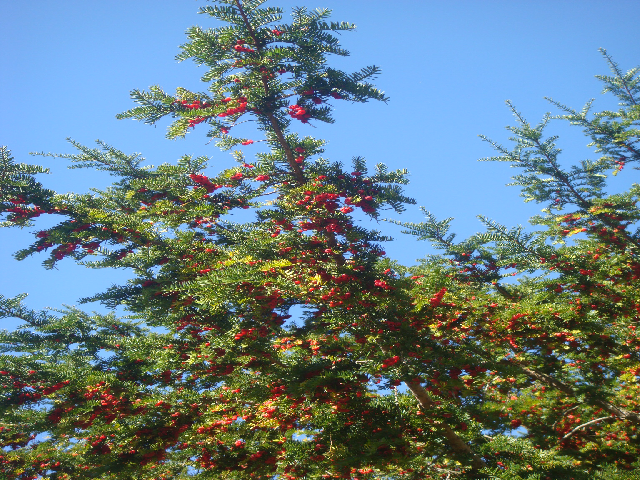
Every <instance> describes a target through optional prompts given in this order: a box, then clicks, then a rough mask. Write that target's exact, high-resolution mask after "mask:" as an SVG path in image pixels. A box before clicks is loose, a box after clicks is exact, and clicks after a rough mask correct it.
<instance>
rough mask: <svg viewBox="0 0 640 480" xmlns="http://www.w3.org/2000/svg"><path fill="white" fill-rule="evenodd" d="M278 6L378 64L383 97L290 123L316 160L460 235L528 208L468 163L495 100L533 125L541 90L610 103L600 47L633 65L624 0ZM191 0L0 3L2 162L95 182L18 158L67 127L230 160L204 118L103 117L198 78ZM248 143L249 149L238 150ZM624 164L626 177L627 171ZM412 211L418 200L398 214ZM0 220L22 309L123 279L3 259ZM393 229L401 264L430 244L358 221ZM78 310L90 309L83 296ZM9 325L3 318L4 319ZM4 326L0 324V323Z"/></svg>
mask: <svg viewBox="0 0 640 480" xmlns="http://www.w3.org/2000/svg"><path fill="white" fill-rule="evenodd" d="M270 3H271V4H272V5H279V6H282V7H283V8H284V9H285V11H290V8H291V7H292V6H295V5H304V6H307V7H310V8H315V7H327V8H330V9H332V10H333V19H335V20H346V21H350V22H353V23H355V24H356V25H357V26H358V29H357V31H356V32H355V33H348V34H344V35H343V36H342V37H341V41H342V44H343V46H344V47H345V48H347V49H348V50H350V51H351V53H352V55H351V57H350V58H347V59H341V58H339V59H336V62H335V65H336V66H337V67H339V68H343V69H345V70H356V69H359V68H360V67H363V66H366V65H370V64H376V65H379V66H381V67H382V72H383V73H382V75H381V76H380V78H379V79H378V81H377V84H378V86H379V87H380V88H381V89H382V90H384V91H385V92H386V93H387V94H388V95H389V97H390V98H391V100H390V102H389V103H388V104H386V105H385V104H382V103H380V104H364V105H361V104H358V105H349V104H346V103H345V104H340V103H338V104H337V109H336V112H335V118H336V120H337V122H336V124H334V125H329V126H326V127H325V126H323V125H320V126H318V128H306V129H305V130H302V132H303V133H304V134H309V135H313V136H316V137H319V138H325V139H327V140H329V144H328V147H327V151H326V154H325V157H327V158H330V159H332V160H341V161H345V162H348V161H350V159H351V157H353V156H355V155H362V156H364V157H366V158H367V159H368V161H369V162H370V163H371V164H372V165H373V164H375V163H379V162H382V163H386V164H387V165H389V166H390V167H392V168H401V167H403V168H408V169H409V171H410V172H411V182H412V183H411V185H410V186H409V187H408V188H407V192H408V194H409V195H411V196H413V197H414V198H416V199H417V201H418V204H419V205H424V206H426V207H427V208H428V209H429V210H431V211H432V212H434V213H435V214H436V215H437V216H439V217H440V218H445V217H449V216H453V217H455V218H456V222H455V223H454V228H455V229H456V231H457V232H459V234H460V237H464V236H467V235H469V234H472V233H474V232H475V231H477V230H478V229H480V224H479V223H478V222H477V220H476V219H475V216H476V215H477V214H483V215H486V216H488V217H491V218H493V219H495V220H498V221H500V222H502V223H504V224H508V225H516V224H525V223H526V222H527V219H528V218H529V217H530V216H531V215H533V214H536V213H538V212H539V210H540V208H541V207H540V206H539V205H534V204H527V205H524V204H523V203H522V201H521V199H520V197H519V191H518V190H517V189H516V188H514V187H510V188H507V187H504V184H505V183H507V182H508V181H509V177H510V175H511V174H513V173H515V172H514V171H513V170H510V169H509V168H508V166H507V165H505V164H493V163H479V162H477V159H478V158H481V157H486V156H490V155H492V150H491V149H490V147H489V146H488V145H487V144H485V143H483V142H482V141H481V140H480V139H479V138H478V134H486V135H488V136H489V137H491V138H493V139H495V140H498V141H502V142H506V139H507V137H508V135H507V132H506V130H505V129H504V127H505V126H506V125H509V124H511V123H512V117H511V114H510V112H509V110H508V109H507V108H506V107H505V105H504V101H505V100H507V99H510V100H512V101H513V102H514V103H515V105H516V106H517V108H518V110H520V111H521V112H523V113H524V115H525V116H526V117H527V118H528V119H529V120H530V121H531V122H533V123H536V122H537V121H538V120H539V119H540V118H541V116H542V115H543V114H544V113H545V112H546V111H552V112H553V108H552V107H551V106H550V105H549V104H547V103H546V102H545V101H544V100H543V97H544V96H550V97H553V98H554V99H557V100H559V101H561V102H563V103H565V104H567V105H570V106H573V107H575V108H580V107H581V106H582V105H583V104H584V103H585V102H586V101H587V100H589V99H590V98H592V97H599V98H597V101H596V104H595V107H596V108H604V107H605V106H606V107H608V108H612V107H615V104H612V103H611V100H609V101H607V100H606V99H605V97H602V96H600V90H601V86H600V84H599V82H598V81H597V80H595V79H594V77H593V76H594V75H595V74H607V73H608V69H607V66H606V64H605V63H604V61H603V60H602V58H601V56H600V54H599V53H598V48H599V47H604V48H606V49H607V50H608V51H609V53H610V54H611V55H613V57H614V58H615V59H616V60H617V61H618V62H619V63H620V65H621V67H622V68H623V69H624V70H627V69H629V68H631V67H634V66H636V65H638V64H640V42H638V34H637V18H638V16H639V14H640V3H639V2H637V1H636V0H616V1H604V0H603V1H594V0H564V1H557V0H537V1H535V2H533V1H524V0H523V1H512V0H509V1H506V0H505V1H502V0H500V1H498V0H482V1H480V0H477V1H471V0H460V1H455V0H450V1H442V0H438V1H434V0H394V1H393V2H392V1H390V0H299V1H292V0H282V1H278V0H274V1H273V2H270ZM206 4H207V3H206V2H205V1H204V0H130V1H125V0H112V1H109V2H101V1H98V0H82V1H81V0H57V1H55V2H45V1H39V2H21V1H13V2H10V1H5V2H2V15H1V17H0V27H1V30H2V36H1V38H0V58H1V61H2V67H3V69H2V70H3V74H2V76H1V78H0V85H1V92H2V99H3V101H2V115H1V116H0V135H1V136H0V142H1V143H2V144H6V145H8V146H9V148H10V149H11V150H12V151H13V154H14V157H15V158H16V161H20V162H27V163H41V164H44V165H46V166H48V167H50V168H51V171H52V174H51V175H49V176H48V177H43V178H42V181H43V182H44V183H45V185H46V186H48V187H50V188H53V189H54V190H56V191H58V192H67V191H72V190H73V191H86V190H88V189H89V188H90V187H99V188H100V187H104V186H106V185H107V184H108V183H109V180H110V177H108V176H106V175H103V174H95V173H91V172H88V171H85V170H67V169H66V167H67V163H66V161H64V160H52V159H49V158H38V157H35V158H32V157H30V156H29V152H34V151H38V152H40V151H45V152H56V153H72V149H71V148H70V146H69V145H68V144H67V143H66V142H65V138H66V137H72V138H74V139H75V140H78V141H80V142H82V143H84V144H87V145H91V144H92V142H93V141H94V140H95V139H101V140H103V141H105V142H107V143H110V144H112V145H113V146H115V147H117V148H120V149H121V150H124V151H125V152H128V153H132V152H141V153H142V154H143V156H145V157H146V158H147V160H148V162H149V163H151V164H154V165H157V164H160V163H164V162H173V161H175V160H176V159H177V158H179V157H180V156H182V155H184V154H193V155H208V156H210V157H212V158H213V161H212V162H211V165H212V170H213V169H215V168H216V166H219V167H220V168H224V167H226V166H229V165H230V164H231V161H230V157H229V156H228V154H226V153H221V152H219V151H218V150H217V149H216V148H215V147H214V146H213V145H212V144H209V145H207V138H206V137H205V130H204V129H197V128H196V129H195V131H194V133H191V134H190V135H189V136H188V137H187V138H186V139H185V140H178V141H170V140H166V139H165V138H164V130H163V128H164V127H163V126H158V127H157V128H153V127H150V126H147V125H144V124H141V123H137V122H134V121H131V120H128V121H118V120H116V119H115V118H114V117H115V115H116V114H117V113H119V112H122V111H124V110H126V109H128V108H131V107H132V106H133V104H132V102H131V101H130V99H129V91H130V90H132V89H134V88H141V89H146V88H147V87H149V86H150V85H154V84H159V85H161V86H162V87H163V88H165V89H166V90H167V91H169V92H171V91H173V90H174V89H175V87H177V86H184V87H187V88H191V89H194V90H205V88H206V87H205V86H204V85H203V84H201V83H200V82H199V80H198V79H199V76H200V74H201V73H204V70H202V69H200V70H198V69H197V68H196V67H195V66H194V65H193V64H191V63H189V62H184V63H181V64H178V63H177V62H176V61H175V60H174V58H173V57H174V55H175V54H177V53H178V52H179V50H178V46H179V45H180V44H181V43H183V42H184V41H185V36H184V31H185V30H186V28H187V27H189V26H191V25H193V24H199V25H202V26H205V27H209V26H215V24H214V23H213V22H212V19H211V18H210V17H208V16H204V15H198V14H197V11H198V9H199V7H201V6H204V5H206ZM552 132H553V133H558V134H560V135H561V139H560V141H559V144H560V146H561V147H562V148H563V149H564V150H565V152H566V153H565V155H564V160H565V161H566V162H567V163H573V162H578V161H580V160H582V159H585V158H589V157H590V156H591V157H593V155H592V154H591V153H590V152H589V151H588V149H586V148H585V145H586V143H587V141H586V139H585V138H584V137H582V136H581V134H580V131H579V130H577V129H576V130H570V129H567V128H566V127H565V126H564V125H562V124H558V125H557V126H556V127H553V126H552V127H551V129H550V130H549V133H552ZM247 153H249V154H250V153H251V150H249V149H247ZM632 175H634V173H632V172H629V174H628V175H627V176H625V182H627V183H628V182H629V180H635V181H637V179H630V177H631V176H632ZM401 219H404V220H406V221H420V219H421V215H420V212H419V210H418V208H417V207H413V208H411V209H410V210H409V211H408V212H407V213H406V214H405V215H403V216H402V217H401ZM46 225H47V223H46V220H43V221H42V222H41V223H40V224H39V225H38V226H37V227H36V228H32V229H26V230H23V231H19V230H13V229H5V230H4V231H0V244H1V246H2V248H1V249H0V265H1V266H2V272H3V273H2V275H1V276H0V293H2V294H4V295H15V294H18V293H20V292H29V293H30V297H29V301H28V304H29V305H30V306H32V307H33V308H41V307H44V306H52V307H56V306H59V305H60V304H62V303H67V304H74V303H76V302H77V299H78V298H80V297H82V296H85V295H90V294H92V293H95V292H97V291H101V290H103V289H104V288H106V287H107V286H108V285H110V284H111V283H112V282H118V281H120V280H122V279H124V278H126V274H125V273H124V272H120V273H117V272H116V273H115V274H114V273H113V272H111V273H109V272H103V271H87V270H85V269H83V268H82V267H77V266H75V265H73V264H72V263H71V262H70V261H64V262H61V263H60V265H59V268H58V270H52V271H45V270H44V269H43V268H42V267H41V266H40V262H41V261H42V260H44V257H32V258H30V259H28V260H25V261H23V262H16V261H15V260H14V259H13V258H12V255H11V254H12V252H14V251H15V250H17V249H18V248H20V247H21V246H23V245H26V242H28V241H29V240H30V238H32V236H31V235H30V233H29V232H32V231H37V230H40V229H41V228H43V227H45V226H46ZM368 226H370V227H372V228H378V229H380V230H383V231H387V232H390V233H391V234H394V235H395V236H396V238H398V240H397V241H395V242H393V243H392V244H388V245H386V246H385V249H386V251H387V252H388V253H389V255H390V256H391V257H392V258H396V259H398V260H400V261H401V262H403V263H405V264H411V263H413V262H414V260H415V259H416V258H419V257H422V256H424V255H425V254H426V253H427V252H428V251H429V248H428V245H427V244H426V243H416V242H415V241H414V240H413V239H412V238H410V237H406V236H405V237H401V236H400V235H396V233H398V231H399V230H398V229H397V228H395V227H392V226H390V225H386V224H380V225H377V226H376V225H368ZM88 308H92V307H88ZM6 326H7V327H10V325H9V324H7V325H6ZM0 327H2V325H0Z"/></svg>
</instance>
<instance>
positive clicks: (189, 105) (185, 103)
mask: <svg viewBox="0 0 640 480" xmlns="http://www.w3.org/2000/svg"><path fill="white" fill-rule="evenodd" d="M174 103H177V104H179V105H182V106H183V107H184V108H188V109H189V110H197V109H199V108H209V107H210V106H211V104H210V103H207V102H201V101H200V100H195V101H194V102H193V103H189V100H180V101H179V102H178V101H176V102H174Z"/></svg>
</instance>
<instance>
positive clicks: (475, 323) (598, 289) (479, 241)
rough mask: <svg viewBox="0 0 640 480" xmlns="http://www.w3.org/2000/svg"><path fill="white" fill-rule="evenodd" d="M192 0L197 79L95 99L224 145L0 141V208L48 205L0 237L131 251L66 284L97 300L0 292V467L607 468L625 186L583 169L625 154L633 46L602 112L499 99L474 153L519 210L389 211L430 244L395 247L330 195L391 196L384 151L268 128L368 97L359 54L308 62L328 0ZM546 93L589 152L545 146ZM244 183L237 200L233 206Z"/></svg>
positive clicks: (630, 203)
mask: <svg viewBox="0 0 640 480" xmlns="http://www.w3.org/2000/svg"><path fill="white" fill-rule="evenodd" d="M215 3H216V4H215V5H211V6H207V7H202V8H201V9H200V13H203V14H206V15H208V16H210V17H212V18H213V19H215V20H216V21H217V22H223V23H226V26H222V27H218V28H214V29H207V30H205V29H203V28H200V27H193V28H191V29H189V30H188V32H187V35H188V38H189V41H188V42H187V43H186V44H185V45H183V46H182V53H181V54H180V55H179V56H178V59H180V60H186V59H193V60H194V61H196V63H199V64H203V65H206V66H207V67H208V71H207V73H206V74H205V75H204V77H203V79H202V80H203V81H204V82H205V83H207V84H208V89H207V91H206V92H205V93H203V92H200V93H197V92H190V91H187V90H185V89H178V90H177V91H176V94H175V95H169V94H167V93H165V92H164V91H163V90H162V89H161V88H160V87H152V88H151V89H150V91H149V92H143V91H139V90H134V91H133V92H132V98H133V100H134V102H135V103H137V104H138V106H137V107H135V108H133V109H132V110H129V111H128V112H125V113H123V114H121V115H119V118H135V119H138V120H141V121H144V122H147V123H151V124H153V123H156V122H158V121H160V120H161V119H163V118H164V117H166V116H168V117H171V118H172V119H173V122H172V123H171V125H170V126H169V131H168V136H169V138H176V137H179V136H182V135H184V134H186V132H187V131H188V129H189V128H191V127H193V128H200V127H197V126H198V125H199V124H201V123H203V124H204V123H206V124H207V125H208V128H209V132H208V135H209V136H212V137H215V138H218V140H219V143H218V146H219V147H220V148H222V149H235V150H234V151H233V152H232V154H233V157H234V160H235V163H234V164H233V165H230V166H229V167H228V168H226V169H223V170H222V171H220V172H218V173H217V174H211V173H209V170H210V168H209V166H208V158H206V157H198V158H193V157H191V156H188V155H185V156H184V157H182V158H180V159H178V161H177V162H176V163H175V164H162V165H159V166H157V167H154V166H149V165H146V164H145V162H146V160H145V159H144V158H143V157H141V156H140V154H126V153H124V152H122V151H120V150H117V149H115V148H114V147H111V146H109V145H106V144H104V143H102V142H98V146H97V148H89V147H86V146H83V145H80V144H78V143H77V142H74V141H70V142H71V145H72V146H73V147H74V148H75V149H76V150H77V151H78V153H76V154H65V155H58V157H62V158H67V159H69V160H70V161H71V168H91V169H97V170H103V171H106V172H109V174H110V175H113V176H115V177H116V180H115V181H114V183H113V185H112V186H110V187H109V188H107V189H105V190H98V189H93V190H92V191H91V193H89V194H82V195H81V194H65V195H60V194H57V193H55V192H53V191H50V190H46V189H44V188H43V187H42V185H41V184H40V183H39V182H37V181H36V180H35V175H36V174H38V173H45V170H44V169H42V168H40V167H37V166H31V165H24V164H16V163H14V160H13V159H12V158H11V156H10V154H9V152H8V150H6V149H4V148H3V149H2V151H1V153H0V181H1V184H0V186H1V190H0V195H1V196H0V213H1V214H2V216H3V220H4V221H3V223H2V226H7V227H11V226H18V227H24V226H28V225H32V224H33V219H35V218H36V217H38V216H39V215H42V214H48V215H59V216H60V221H59V223H57V224H55V225H52V226H50V227H48V228H46V229H45V230H40V231H36V232H34V234H35V240H34V243H33V244H32V245H30V246H28V247H26V248H24V249H23V250H21V251H19V252H18V253H17V254H16V257H17V259H18V260H21V259H23V258H26V257H27V256H29V255H33V254H36V253H45V254H47V252H48V255H47V257H46V259H45V261H44V266H45V267H46V268H53V267H54V266H55V265H56V264H57V263H58V262H61V261H67V259H68V258H70V259H73V260H75V261H76V262H78V263H79V264H81V265H84V266H86V267H88V268H123V269H127V270H128V271H129V272H130V273H131V280H129V281H128V282H127V283H126V284H124V285H114V286H112V287H111V288H109V289H108V290H107V291H105V292H99V293H96V294H95V295H93V296H91V297H89V298H86V299H83V300H82V301H83V302H85V303H86V302H91V301H100V302H102V303H103V305H105V306H106V307H108V308H111V309H115V308H116V307H121V308H124V309H125V310H126V311H127V312H128V313H129V314H130V316H127V317H123V318H118V317H117V316H116V315H115V314H114V313H110V314H107V315H100V314H95V313H94V314H88V313H86V312H84V311H82V310H80V309H77V308H70V307H66V308H64V309H61V310H59V311H45V312H36V311H32V310H30V309H28V308H27V307H26V306H25V304H24V300H25V295H21V296H18V297H16V298H5V297H1V296H0V318H12V319H18V320H20V321H21V325H20V326H19V328H17V329H16V330H15V331H12V332H7V331H3V332H0V411H1V412H2V425H1V426H0V446H1V447H2V450H0V472H1V473H2V475H3V478H8V479H11V480H26V479H36V478H42V479H45V478H49V479H55V480H62V479H90V478H103V479H107V480H108V479H114V480H115V479H123V478H127V479H128V478H135V479H149V480H151V479H191V478H198V479H205V478H215V479H218V478H228V479H244V478H258V479H271V478H278V479H286V480H294V479H303V478H305V479H327V478H354V479H362V480H364V479H385V480H386V479H396V478H398V479H400V478H403V479H415V480H418V479H420V480H422V479H436V478H450V479H452V478H465V479H466V478H469V479H471V478H474V479H484V478H487V479H504V480H516V479H526V480H547V479H574V480H578V479H580V480H582V479H584V480H586V479H592V478H596V479H607V480H612V479H629V478H634V475H635V472H637V471H638V470H640V463H639V461H638V458H640V439H639V438H638V433H637V429H638V426H639V424H640V405H639V404H638V398H640V385H639V379H640V357H639V353H638V352H639V351H640V339H639V338H638V336H637V327H638V323H639V315H640V314H639V312H640V300H638V299H639V298H640V290H639V288H638V280H639V279H640V263H639V261H638V256H639V252H638V250H639V248H640V230H638V228H637V227H638V223H639V221H640V211H639V210H638V207H637V203H638V200H639V198H638V197H639V194H640V186H638V185H636V184H633V185H632V186H631V187H630V188H629V189H628V190H627V191H626V192H622V193H617V194H610V193H608V192H607V191H606V178H607V175H608V174H609V173H611V172H613V173H614V174H617V173H626V171H625V172H623V167H624V166H626V165H627V164H629V163H632V162H634V161H637V160H638V151H637V146H636V144H637V141H638V140H637V139H638V113H639V110H638V107H637V97H638V89H639V88H640V81H639V80H638V71H639V70H638V69H633V70H631V71H630V72H628V73H623V72H622V71H621V70H620V69H619V67H618V66H617V64H615V63H614V62H613V61H612V60H611V58H610V57H609V56H608V55H607V54H606V52H604V51H603V54H604V55H605V59H606V61H607V62H608V64H609V66H610V67H611V69H612V72H613V75H612V76H610V77H609V76H599V77H598V78H600V79H601V80H602V81H603V82H604V83H605V93H608V94H613V95H615V96H616V97H618V98H619V99H620V102H621V104H620V107H621V108H620V109H619V111H617V112H608V111H605V112H598V113H594V114H591V113H590V107H591V104H590V103H589V104H587V107H585V108H584V109H582V110H581V111H580V112H577V111H574V110H572V109H570V108H568V107H565V106H563V105H561V104H559V103H557V102H552V103H553V104H554V105H556V106H557V107H559V108H560V109H561V110H562V111H563V112H564V114H563V115H562V116H559V117H551V116H550V115H547V116H545V117H544V118H543V120H542V122H540V123H539V124H538V125H536V126H532V125H531V124H529V123H528V122H527V121H526V120H525V119H524V117H523V116H522V115H521V114H520V113H518V112H517V111H516V109H515V108H514V107H513V106H512V105H511V104H509V107H510V108H511V110H512V111H513V113H514V115H515V117H516V126H514V127H509V130H510V132H511V133H512V140H511V141H512V143H513V145H512V147H510V148H508V147H505V146H501V145H498V144H496V143H494V142H491V144H492V145H493V146H494V147H495V148H496V150H497V151H498V156H496V157H493V158H490V159H487V160H494V161H501V162H508V163H510V164H511V166H513V167H515V168H517V169H519V170H520V171H521V172H522V173H520V174H517V175H515V176H514V177H513V183H512V185H517V186H519V187H520V188H521V191H522V196H523V197H524V198H525V201H535V202H538V203H542V204H544V209H543V211H542V214H541V215H538V216H536V217H534V218H533V219H531V221H530V223H531V224H532V225H533V228H534V230H532V229H530V228H525V227H522V226H518V227H514V228H511V227H507V226H504V225H501V224H499V223H497V222H495V221H493V220H491V219H488V218H485V217H482V216H480V217H479V219H480V220H481V222H482V223H483V225H484V226H485V229H484V231H483V232H480V233H477V234H475V235H473V236H471V237H469V238H467V239H464V240H461V241H457V239H456V236H455V234H454V233H452V232H451V222H452V219H451V218H447V219H445V220H438V219H437V218H436V217H435V216H434V215H433V214H431V213H429V212H428V211H427V210H426V209H423V211H424V213H425V216H426V221H425V222H422V223H419V224H417V223H412V224H401V225H403V226H404V227H405V228H406V232H407V233H409V234H412V235H414V236H416V237H417V238H418V240H428V241H430V242H432V244H433V245H434V247H436V249H437V250H438V253H437V254H435V255H431V256H429V257H427V258H425V259H424V260H423V261H422V262H421V263H420V264H419V265H415V266H402V265H398V264H397V263H396V262H393V261H391V260H390V259H389V258H387V257H386V254H385V252H384V251H383V250H382V246H381V243H382V242H383V241H386V240H389V238H388V237H386V236H384V235H383V234H381V233H380V232H376V231H373V230H369V229H366V228H364V227H363V226H362V225H360V224H359V223H358V221H357V220H356V219H357V218H358V216H357V215H355V214H354V212H357V211H358V210H359V211H360V212H359V213H361V214H364V215H366V216H369V217H370V218H373V219H377V218H379V215H380V212H381V210H383V209H393V210H394V211H396V212H401V211H403V209H404V208H405V207H406V205H407V204H413V203H414V201H413V200H412V199H410V198H408V197H406V196H405V195H404V193H403V191H402V186H403V185H405V184H406V183H407V178H406V177H407V172H406V170H396V171H391V170H389V169H388V168H387V167H386V166H384V165H381V164H380V165H377V166H376V167H375V170H373V171H371V172H370V171H369V169H368V167H367V162H366V161H365V159H363V158H361V157H356V158H354V159H353V166H352V167H350V171H347V170H345V167H344V166H343V165H342V164H341V163H337V162H330V161H328V160H326V159H323V158H321V157H320V155H322V153H323V146H324V143H325V142H324V141H323V140H319V139H315V138H313V137H310V136H302V135H300V134H298V133H297V132H296V131H294V128H293V126H294V125H297V124H296V123H295V120H299V121H300V122H301V124H302V126H304V124H307V123H313V122H315V121H324V122H332V121H333V120H332V117H331V109H332V108H333V106H332V104H331V103H330V102H333V101H334V100H340V99H346V100H351V101H360V102H364V101H367V100H370V99H374V100H383V101H386V97H385V96H384V95H383V94H382V92H380V91H378V90H377V89H376V88H375V87H374V86H373V85H372V84H370V83H368V82H369V81H370V80H371V79H373V78H374V77H375V76H376V75H377V74H378V73H379V70H378V68H377V67H366V68H364V69H361V70H359V71H357V72H355V73H353V74H347V73H344V72H341V71H338V70H334V69H332V68H330V67H329V66H328V55H329V54H335V55H343V56H344V55H347V52H346V51H345V50H343V49H342V48H341V47H340V45H339V43H338V40H337V38H336V37H335V36H334V35H333V34H334V33H336V32H341V31H350V30H353V28H354V26H353V25H351V24H348V23H343V22H339V23H335V22H329V21H328V18H329V11H328V10H315V11H309V10H307V9H305V8H297V9H294V11H293V14H292V19H291V22H290V23H282V19H283V12H282V10H280V9H279V8H275V7H263V6H262V5H263V4H264V3H265V2H264V1H261V0H247V1H244V2H241V1H240V0H219V1H217V2H215ZM248 118H252V119H254V120H256V125H257V131H258V132H259V134H260V135H262V136H263V138H261V141H263V142H265V144H266V145H267V146H268V148H267V150H268V151H266V152H263V153H259V154H256V155H255V156H252V155H250V153H249V150H248V149H247V151H243V147H248V146H249V145H250V144H251V143H253V141H252V140H251V139H247V138H241V137H236V136H233V135H231V134H230V130H231V129H233V128H235V127H236V126H237V125H239V124H240V123H242V122H244V121H245V120H247V119H248ZM555 120H565V121H569V122H570V123H571V124H574V125H579V126H580V127H581V128H583V130H584V132H585V135H586V136H587V137H589V138H590V139H591V141H592V146H594V147H595V151H596V153H598V154H600V155H601V156H600V158H598V159H596V160H593V161H584V162H582V163H581V164H580V165H576V166H573V167H568V168H567V167H566V166H564V165H562V163H561V160H560V158H561V152H560V150H559V149H558V148H557V147H556V140H557V139H556V137H555V136H549V137H547V136H546V128H548V127H549V126H550V125H551V123H552V121H555ZM483 138H484V137H483ZM485 139H486V138H485ZM249 148H250V147H249ZM627 171H628V170H627ZM244 210H251V212H252V213H254V214H255V217H254V218H255V219H254V220H252V221H246V222H238V221H234V219H235V220H237V218H238V216H236V217H234V216H232V214H234V213H239V212H241V211H244ZM239 218H246V215H242V216H240V217H239ZM396 223H399V222H396ZM634 229H635V230H634Z"/></svg>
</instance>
